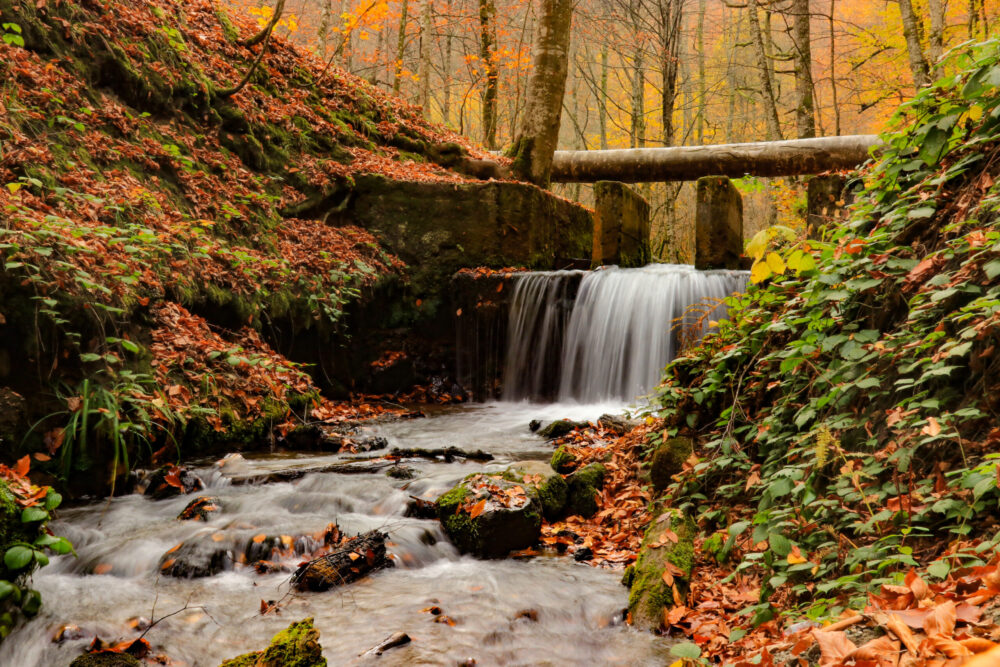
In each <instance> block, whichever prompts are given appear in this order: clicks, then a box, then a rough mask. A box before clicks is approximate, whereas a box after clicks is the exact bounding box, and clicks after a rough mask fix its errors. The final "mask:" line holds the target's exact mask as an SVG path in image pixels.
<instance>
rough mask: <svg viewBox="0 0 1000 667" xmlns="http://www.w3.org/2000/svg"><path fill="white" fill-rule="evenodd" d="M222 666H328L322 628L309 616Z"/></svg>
mask: <svg viewBox="0 0 1000 667" xmlns="http://www.w3.org/2000/svg"><path fill="white" fill-rule="evenodd" d="M221 667H327V662H326V658H324V657H323V648H322V647H321V646H320V644H319V630H317V629H316V628H314V627H313V620H312V619H311V618H307V619H305V620H302V621H299V622H298V623H292V624H291V625H289V626H288V627H287V628H286V629H284V630H282V631H281V632H279V633H278V634H276V635H275V636H274V639H272V640H271V645H270V646H268V647H267V648H266V649H264V650H263V651H256V652H254V653H246V654H244V655H241V656H239V657H236V658H233V659H231V660H226V661H225V662H223V663H222V665H221Z"/></svg>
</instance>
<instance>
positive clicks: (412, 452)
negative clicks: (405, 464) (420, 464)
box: [388, 447, 493, 463]
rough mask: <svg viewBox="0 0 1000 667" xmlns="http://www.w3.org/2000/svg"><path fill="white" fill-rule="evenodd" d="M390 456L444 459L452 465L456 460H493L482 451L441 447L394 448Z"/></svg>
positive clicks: (490, 455)
mask: <svg viewBox="0 0 1000 667" xmlns="http://www.w3.org/2000/svg"><path fill="white" fill-rule="evenodd" d="M388 456H389V458H394V459H413V458H423V459H439V458H444V460H445V461H446V462H448V463H451V462H452V461H453V460H455V459H468V460H470V461H492V460H493V455H492V454H490V453H489V452H484V451H483V450H481V449H480V450H476V451H474V452H467V451H465V450H464V449H459V448H458V447H439V448H437V449H400V448H399V447H394V448H393V449H392V451H391V452H389V454H388Z"/></svg>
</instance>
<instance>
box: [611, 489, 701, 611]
mask: <svg viewBox="0 0 1000 667" xmlns="http://www.w3.org/2000/svg"><path fill="white" fill-rule="evenodd" d="M696 531H697V527H696V526H695V523H694V519H692V518H691V517H690V516H687V515H685V514H684V513H683V512H681V511H680V510H676V509H672V508H668V509H666V510H664V511H663V512H662V513H661V514H660V515H659V516H657V517H656V518H655V519H654V520H653V522H652V523H651V524H650V525H649V528H648V529H647V530H646V535H645V536H644V537H643V539H642V546H640V547H639V558H638V560H636V562H635V564H634V565H633V566H632V567H631V568H629V570H628V572H627V573H626V576H625V579H624V583H626V585H628V586H629V588H630V590H629V597H628V610H629V613H630V614H631V615H632V625H634V626H635V627H637V628H639V629H641V630H649V631H652V630H657V629H659V627H660V625H661V624H662V622H663V610H664V608H667V609H669V608H672V607H674V606H675V604H676V599H675V595H674V588H676V589H677V598H679V599H681V600H683V599H684V598H686V597H687V594H688V590H689V582H690V580H691V569H692V567H693V565H694V538H695V533H696ZM673 537H676V538H677V541H676V542H674V541H673ZM668 562H669V563H671V564H672V565H673V566H674V567H673V568H671V570H672V574H671V576H672V577H673V580H674V582H673V586H668V585H667V583H666V582H665V581H664V580H663V573H664V571H665V570H667V565H666V564H667V563H668ZM678 570H679V571H680V573H681V574H679V575H678V574H677V571H678Z"/></svg>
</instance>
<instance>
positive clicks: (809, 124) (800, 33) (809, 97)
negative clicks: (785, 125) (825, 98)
mask: <svg viewBox="0 0 1000 667" xmlns="http://www.w3.org/2000/svg"><path fill="white" fill-rule="evenodd" d="M906 1H909V0H906ZM792 14H793V16H792V31H793V41H794V43H795V46H794V59H793V60H794V63H795V98H796V99H795V125H796V128H797V129H798V136H799V139H808V138H810V137H815V136H816V109H815V103H814V102H813V80H812V50H811V49H812V47H811V45H810V41H811V40H810V36H809V19H810V18H811V14H810V12H809V0H793V1H792Z"/></svg>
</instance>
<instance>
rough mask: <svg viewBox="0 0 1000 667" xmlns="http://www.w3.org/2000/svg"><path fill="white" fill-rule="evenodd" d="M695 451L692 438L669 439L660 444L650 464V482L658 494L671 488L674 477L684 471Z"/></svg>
mask: <svg viewBox="0 0 1000 667" xmlns="http://www.w3.org/2000/svg"><path fill="white" fill-rule="evenodd" d="M693 451H694V443H693V442H692V440H691V438H683V437H678V438H667V439H666V440H664V441H663V442H661V443H660V445H659V446H658V447H657V448H656V450H655V451H654V452H653V457H652V460H651V461H650V464H649V481H650V482H652V483H653V489H654V490H655V491H656V492H657V493H661V492H662V491H663V490H664V489H666V488H667V487H668V486H670V483H671V482H672V481H673V476H674V475H676V474H677V473H679V472H680V471H681V470H683V469H684V462H685V461H687V460H688V458H690V456H691V453H692V452H693Z"/></svg>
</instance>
